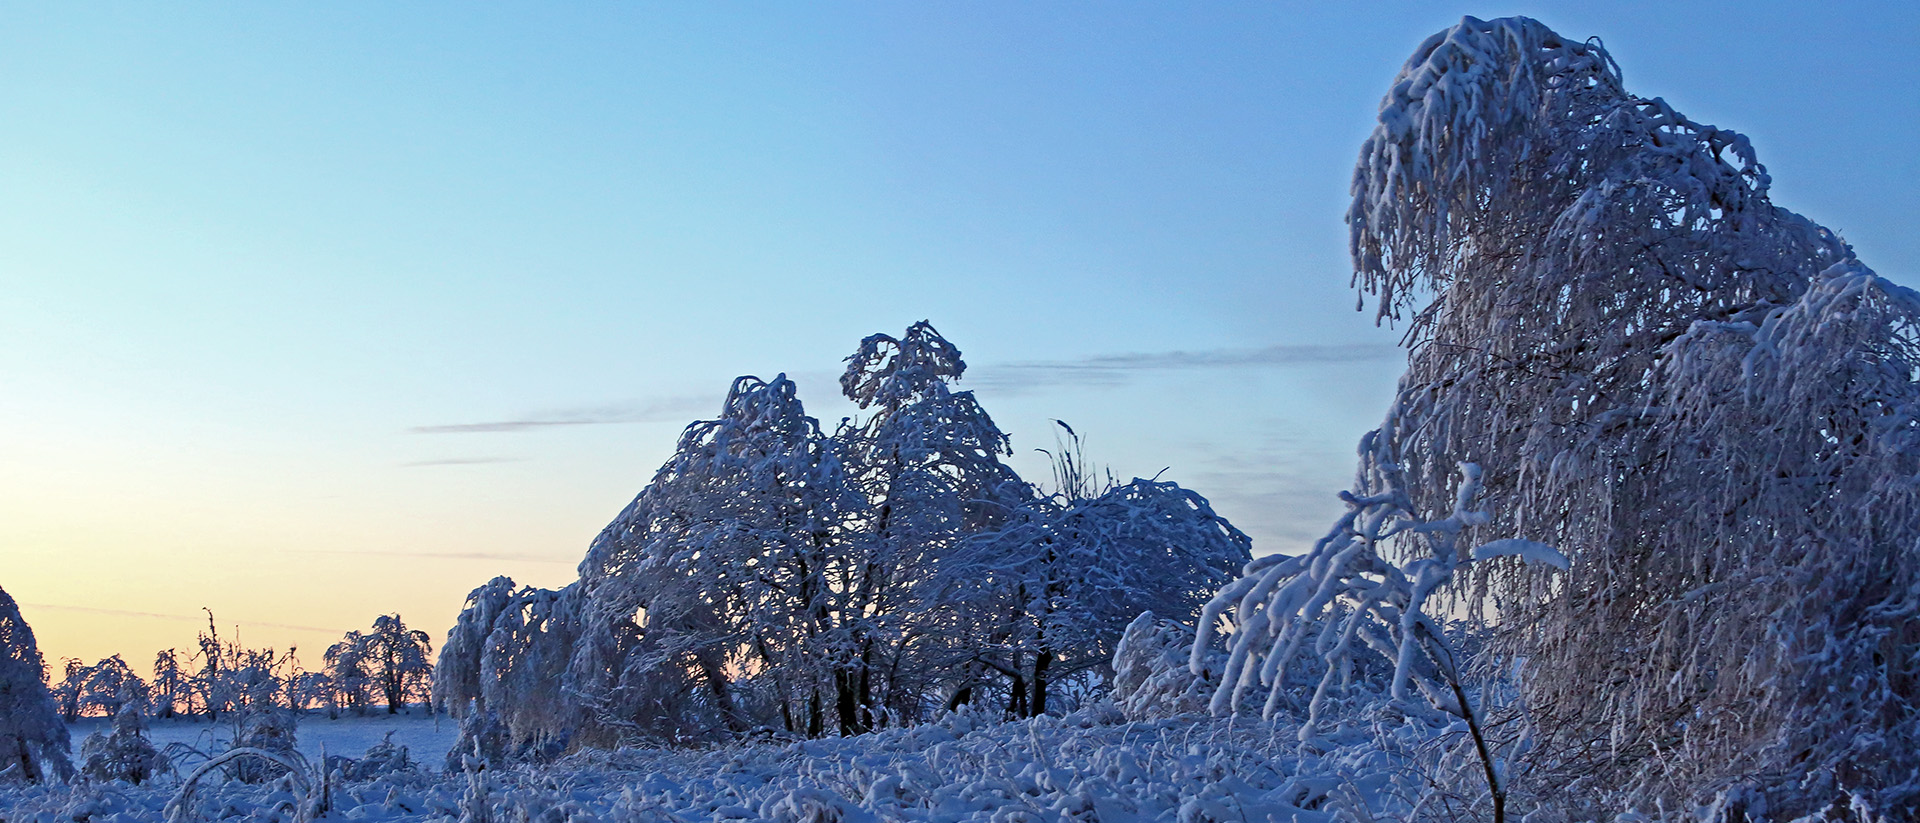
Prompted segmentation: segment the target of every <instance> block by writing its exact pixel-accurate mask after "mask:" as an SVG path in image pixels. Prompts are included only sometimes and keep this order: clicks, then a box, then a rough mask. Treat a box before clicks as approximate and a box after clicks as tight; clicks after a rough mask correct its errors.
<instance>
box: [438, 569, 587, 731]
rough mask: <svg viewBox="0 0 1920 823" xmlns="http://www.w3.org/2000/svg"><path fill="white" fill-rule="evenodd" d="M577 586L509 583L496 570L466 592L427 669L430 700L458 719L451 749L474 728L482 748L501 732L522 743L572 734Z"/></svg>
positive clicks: (577, 716) (576, 719)
mask: <svg viewBox="0 0 1920 823" xmlns="http://www.w3.org/2000/svg"><path fill="white" fill-rule="evenodd" d="M578 592H579V587H578V585H574V586H568V587H566V588H564V589H561V590H559V591H553V590H549V589H540V588H535V587H532V586H527V587H523V588H519V589H516V588H515V586H514V582H513V580H512V579H511V578H508V577H504V576H502V577H496V578H494V579H492V580H490V581H488V582H487V583H486V585H483V586H481V587H479V588H477V589H474V590H473V591H472V592H471V593H470V594H468V595H467V601H466V607H465V608H463V609H462V610H461V612H460V617H459V619H458V620H457V621H456V622H455V623H454V627H453V629H452V630H451V631H449V632H448V633H447V641H446V643H444V644H442V645H441V647H440V657H439V663H438V664H437V665H436V666H435V667H434V672H433V700H434V701H435V702H436V703H437V704H438V705H439V706H440V707H441V708H443V709H444V710H446V711H447V713H449V714H451V715H453V716H454V717H457V718H460V719H461V738H460V742H459V743H458V744H456V745H455V747H454V748H455V750H456V754H457V753H458V752H464V751H469V750H471V747H472V745H473V744H474V739H473V736H474V735H476V734H479V735H482V736H483V737H484V738H485V740H484V741H483V742H484V743H486V748H487V750H488V751H489V752H494V751H495V750H496V749H498V750H500V751H502V752H504V751H505V746H506V745H507V739H506V738H507V736H508V735H509V733H511V735H512V736H513V738H514V741H513V742H514V744H515V745H516V746H517V747H521V748H526V749H529V750H531V749H534V748H539V749H547V748H551V747H555V746H559V747H564V746H566V745H568V744H569V743H570V742H571V741H572V739H573V737H574V733H575V730H576V728H577V727H578V726H579V724H580V722H581V720H582V719H583V718H582V714H583V712H582V709H581V708H580V704H579V698H578V694H577V692H578V690H577V689H576V688H575V686H574V683H573V681H572V680H571V679H570V676H569V675H568V671H567V666H568V663H569V661H570V660H571V658H572V655H573V651H574V647H575V645H576V643H575V638H576V637H577V636H578V635H579V629H578V618H577V615H578V612H579V606H578V598H577V594H578ZM496 738H497V739H496ZM456 754H450V755H449V761H448V762H449V764H450V767H451V766H452V765H457V763H458V757H457V756H456ZM488 757H489V758H490V759H491V758H492V757H493V755H491V754H489V755H488Z"/></svg>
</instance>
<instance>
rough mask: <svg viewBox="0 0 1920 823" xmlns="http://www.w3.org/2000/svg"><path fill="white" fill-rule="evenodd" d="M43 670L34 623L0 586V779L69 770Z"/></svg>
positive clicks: (38, 778)
mask: <svg viewBox="0 0 1920 823" xmlns="http://www.w3.org/2000/svg"><path fill="white" fill-rule="evenodd" d="M45 672H46V663H45V662H44V661H43V660H42V659H41V657H40V646H39V644H38V643H35V642H34V639H33V628H32V627H31V626H28V625H27V621H26V619H25V618H23V617H21V616H20V606H19V605H18V604H16V603H14V602H13V597H11V596H10V595H8V594H7V591H6V589H0V782H5V781H8V780H24V781H26V782H29V783H38V782H43V781H60V780H65V779H67V778H68V777H69V776H70V775H72V774H73V764H72V762H71V761H69V760H68V759H67V747H68V746H69V745H70V738H68V737H67V727H66V725H64V724H62V723H61V722H60V715H59V714H57V713H56V711H55V709H54V702H53V696H52V695H51V694H49V693H48V691H47V684H46V680H45V677H46V674H45Z"/></svg>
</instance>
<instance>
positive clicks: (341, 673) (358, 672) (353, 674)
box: [321, 631, 374, 714]
mask: <svg viewBox="0 0 1920 823" xmlns="http://www.w3.org/2000/svg"><path fill="white" fill-rule="evenodd" d="M369 657H370V655H369V649H368V647H367V636H366V635H364V634H361V633H360V632H357V631H350V632H347V633H346V635H345V636H344V637H341V638H340V642H338V643H335V644H333V645H331V646H328V647H327V651H326V653H325V654H324V655H323V656H322V658H321V660H322V661H323V662H324V663H325V664H326V667H327V669H326V673H327V682H329V683H331V684H332V685H333V689H334V694H335V695H336V696H335V698H334V699H335V702H336V703H338V704H339V705H340V706H341V707H342V708H347V709H352V710H353V711H354V713H356V714H365V713H366V711H367V707H368V706H370V705H372V704H373V686H374V680H373V672H372V661H371V660H369Z"/></svg>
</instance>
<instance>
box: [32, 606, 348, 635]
mask: <svg viewBox="0 0 1920 823" xmlns="http://www.w3.org/2000/svg"><path fill="white" fill-rule="evenodd" d="M20 605H21V606H24V607H27V608H33V609H53V610H55V611H63V612H86V613H88V614H105V615H112V616H114V617H147V618H153V619H157V620H185V621H190V622H193V623H204V622H206V620H207V616H206V615H204V614H200V615H187V614H163V613H161V612H140V611H129V610H127V609H101V608H96V607H93V606H66V605H61V604H58V603H21V604H20ZM216 622H222V623H226V624H228V625H236V626H267V627H270V628H275V629H293V630H296V631H303V632H324V633H327V634H337V633H344V632H345V630H344V629H323V628H320V627H318V626H301V625H297V624H294V623H269V622H266V621H264V620H217V619H216Z"/></svg>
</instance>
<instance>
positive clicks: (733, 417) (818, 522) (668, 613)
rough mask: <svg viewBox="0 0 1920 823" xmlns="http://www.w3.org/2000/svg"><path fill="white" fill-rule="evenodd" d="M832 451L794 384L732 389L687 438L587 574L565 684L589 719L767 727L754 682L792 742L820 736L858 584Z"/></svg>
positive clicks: (743, 381) (611, 529) (747, 381)
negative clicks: (853, 585)
mask: <svg viewBox="0 0 1920 823" xmlns="http://www.w3.org/2000/svg"><path fill="white" fill-rule="evenodd" d="M832 446H833V444H832V443H831V442H830V441H828V440H827V439H826V438H825V437H824V436H823V435H822V434H821V432H820V428H819V424H818V423H817V422H816V421H815V420H814V419H813V418H812V417H809V416H807V415H806V413H805V410H804V409H803V408H802V407H801V404H800V401H799V398H798V397H797V395H796V394H795V387H794V384H793V382H792V381H790V380H788V379H787V378H786V376H785V375H780V376H778V377H775V378H774V379H773V380H772V381H762V380H760V379H758V378H753V377H742V378H740V379H738V380H736V381H734V385H733V388H732V389H731V391H729V393H728V397H727V401H726V403H725V404H724V405H723V407H722V409H721V415H720V417H718V418H717V419H714V420H707V421H700V422H697V423H694V424H692V425H691V426H688V427H687V429H686V431H685V432H684V433H683V434H682V435H681V438H680V443H679V446H678V448H677V449H676V450H675V452H674V455H673V457H672V458H671V459H670V460H669V461H668V462H667V464H666V465H664V466H662V467H661V469H660V471H659V472H658V473H656V474H655V476H654V480H653V482H652V483H650V484H648V486H647V488H646V489H645V490H644V491H643V492H642V493H641V494H640V496H639V497H637V498H636V499H635V500H634V502H633V504H632V505H630V506H628V507H627V510H626V511H625V512H623V513H622V514H621V516H620V517H619V518H617V519H616V520H615V521H614V522H613V523H612V524H611V525H609V526H608V527H607V529H606V530H604V531H603V532H602V533H601V535H600V537H599V538H598V539H596V540H595V541H594V544H593V546H592V548H591V549H590V550H589V552H588V556H587V560H586V561H585V562H584V563H583V564H582V566H581V569H582V573H581V586H582V588H583V595H584V603H585V611H584V613H583V620H582V626H583V630H584V634H583V636H582V637H583V642H582V644H581V647H580V649H579V651H578V652H576V656H575V661H574V666H573V668H572V672H571V675H572V676H573V677H574V682H575V683H576V685H577V687H578V688H579V689H580V691H581V693H582V694H583V696H585V697H586V698H587V699H588V700H590V701H595V702H596V703H597V704H598V705H595V706H594V707H593V709H592V713H593V715H594V716H596V717H599V718H605V719H608V720H610V721H612V722H616V723H625V724H634V723H637V722H638V718H642V717H647V718H651V720H650V722H654V723H657V722H659V718H660V717H661V716H663V715H665V716H678V717H679V718H681V720H682V721H683V722H684V721H687V720H691V719H693V716H694V715H698V714H703V713H704V714H710V715H711V716H712V720H711V721H710V722H711V723H712V724H717V725H718V726H719V727H721V728H724V729H728V730H732V731H740V730H743V729H745V728H747V727H749V726H751V725H755V724H757V723H761V722H766V721H768V720H771V719H772V718H769V717H765V716H756V713H755V710H754V709H753V708H752V707H749V706H747V705H745V702H746V701H749V696H748V695H744V694H738V693H737V692H739V691H740V687H741V686H743V685H744V684H743V683H742V682H741V681H745V680H748V679H756V680H758V681H760V682H759V683H758V684H756V686H755V688H756V689H757V690H758V691H759V692H760V694H756V695H753V697H752V699H754V700H758V701H759V702H761V703H767V702H769V701H770V702H771V703H772V705H771V706H765V707H763V708H770V709H774V710H777V712H778V715H779V718H780V722H782V723H784V724H785V725H786V726H787V728H788V730H789V731H795V732H800V733H806V732H808V731H811V732H812V733H818V732H819V731H820V729H821V727H822V723H823V720H822V712H823V711H824V709H825V706H826V697H825V695H824V694H823V692H825V691H826V690H827V689H828V688H829V687H828V686H826V684H824V683H823V682H822V672H824V671H826V669H825V668H824V667H825V666H826V665H828V664H827V663H825V662H824V661H827V660H828V659H830V658H832V657H833V656H834V655H835V653H836V651H837V650H838V649H839V648H840V647H841V646H842V645H843V643H842V642H841V638H842V636H843V635H844V634H845V631H844V629H845V625H844V624H845V623H847V622H848V616H847V613H846V609H845V598H844V596H843V592H844V590H845V586H844V584H843V583H842V582H841V581H843V580H844V579H845V578H847V577H850V576H852V574H853V573H854V572H853V570H852V568H851V565H852V564H850V563H849V562H848V560H847V558H846V554H845V552H844V548H845V540H844V537H843V534H842V532H843V529H842V527H841V522H842V521H843V520H844V519H845V517H846V512H847V511H849V510H850V509H853V508H856V507H858V506H859V505H860V502H859V501H858V499H857V498H856V497H855V496H854V495H853V494H852V493H851V491H850V487H849V486H848V484H847V479H846V477H845V475H844V473H843V472H842V470H841V467H840V463H839V461H838V458H837V456H836V455H835V454H834V452H833V450H832ZM676 704H677V707H676ZM693 725H694V727H695V728H683V729H681V730H679V732H678V733H681V734H686V733H694V732H697V731H698V729H697V727H698V726H699V725H701V724H700V723H698V722H696V723H694V724H693Z"/></svg>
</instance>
